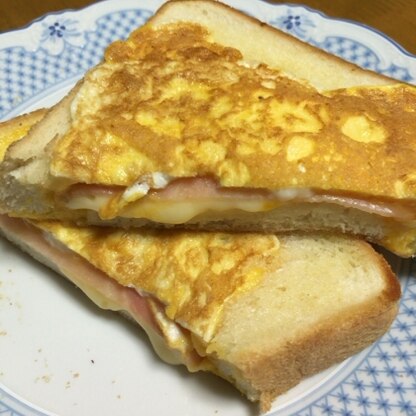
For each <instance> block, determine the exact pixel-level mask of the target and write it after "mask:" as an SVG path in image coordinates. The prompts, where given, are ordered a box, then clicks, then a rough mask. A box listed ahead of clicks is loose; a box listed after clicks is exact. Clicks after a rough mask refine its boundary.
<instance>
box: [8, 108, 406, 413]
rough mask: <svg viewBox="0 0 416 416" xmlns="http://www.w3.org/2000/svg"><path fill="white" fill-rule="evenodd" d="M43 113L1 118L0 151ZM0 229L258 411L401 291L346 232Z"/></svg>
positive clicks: (373, 323)
mask: <svg viewBox="0 0 416 416" xmlns="http://www.w3.org/2000/svg"><path fill="white" fill-rule="evenodd" d="M43 116H44V112H43V111H42V110H40V111H38V112H35V113H32V114H28V115H25V116H21V117H19V118H16V119H13V120H11V121H9V122H7V123H3V124H0V152H2V153H4V151H5V150H6V148H7V147H9V146H10V145H11V143H12V142H13V141H17V140H19V139H20V138H21V137H22V136H24V135H25V134H26V131H27V130H28V129H29V128H30V126H31V125H32V124H34V123H36V122H39V123H42V121H40V120H41V119H42V117H43ZM0 231H1V233H2V234H4V235H5V236H6V237H7V238H8V239H9V240H10V241H12V242H14V243H15V244H17V245H18V246H19V247H21V248H22V249H23V250H24V251H26V252H28V253H29V254H31V255H32V256H33V257H34V258H36V259H37V260H39V261H41V262H42V263H44V264H46V265H48V266H49V267H51V268H53V269H54V270H56V271H57V272H59V273H60V274H62V275H64V276H65V277H67V278H68V279H69V280H71V281H72V282H73V283H75V284H76V285H77V286H78V287H79V288H80V289H81V290H82V291H83V292H84V293H85V294H86V295H87V296H88V297H89V298H91V300H92V301H94V302H95V303H96V304H97V305H98V306H100V307H101V308H104V309H111V310H114V311H119V312H121V313H123V314H124V315H126V316H128V317H130V318H131V319H133V320H134V321H136V322H137V323H138V324H140V325H141V326H142V327H143V328H144V330H145V331H146V332H147V334H148V335H149V338H150V340H151V342H152V344H153V346H154V348H155V350H156V351H157V352H158V353H159V355H160V356H161V358H162V359H164V360H165V361H167V362H169V363H172V364H184V365H186V367H187V368H188V369H189V370H190V371H198V370H203V371H211V372H213V373H215V374H218V375H219V376H221V377H223V378H225V379H227V380H229V381H230V382H231V383H233V384H234V385H235V386H236V387H237V388H238V389H239V390H240V391H241V392H242V393H243V394H244V395H246V396H247V397H248V398H249V399H250V400H252V401H259V402H260V406H261V409H262V410H267V409H268V408H269V407H270V406H271V404H272V401H273V399H274V398H275V397H276V396H277V395H279V394H281V393H283V392H285V391H287V390H288V389H290V388H291V387H293V386H295V385H296V384H297V383H299V382H300V381H301V380H302V379H303V378H304V377H307V376H309V375H312V374H314V373H317V372H319V371H321V370H323V369H325V368H327V367H329V366H331V365H333V364H335V363H337V362H339V361H341V360H343V359H345V358H347V357H348V356H350V355H352V354H354V353H356V352H358V351H360V350H362V349H363V348H365V347H367V346H368V345H370V344H371V343H372V342H374V341H375V340H376V339H377V338H378V337H380V336H381V335H382V334H383V333H384V332H385V331H386V330H387V329H388V327H389V325H390V324H391V322H392V321H393V319H394V317H395V316H396V313H397V307H398V300H399V297H400V286H399V283H398V281H397V279H396V277H395V276H394V275H393V274H392V272H391V270H390V268H389V266H388V264H387V263H386V261H385V260H384V259H383V257H381V256H380V255H379V254H377V253H376V252H375V251H374V250H373V249H372V247H371V246H370V245H369V244H367V243H366V242H363V241H359V240H357V239H354V238H348V237H345V236H326V237H324V236H321V235H319V234H317V235H315V234H310V235H307V236H305V235H304V236H302V235H291V236H289V235H286V236H285V235H281V236H278V235H275V234H271V233H262V234H257V233H226V232H192V231H186V230H166V229H165V230H149V229H144V228H142V229H138V228H136V229H130V230H126V229H118V228H115V227H98V226H77V225H74V224H72V223H68V222H59V221H57V220H34V219H24V218H13V217H10V216H7V215H0ZM115 348H116V347H115Z"/></svg>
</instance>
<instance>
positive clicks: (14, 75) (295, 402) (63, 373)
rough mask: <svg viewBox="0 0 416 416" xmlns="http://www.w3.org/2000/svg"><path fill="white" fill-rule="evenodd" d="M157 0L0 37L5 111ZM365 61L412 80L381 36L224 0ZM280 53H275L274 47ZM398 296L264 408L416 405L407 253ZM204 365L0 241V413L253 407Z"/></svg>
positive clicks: (43, 94)
mask: <svg viewBox="0 0 416 416" xmlns="http://www.w3.org/2000/svg"><path fill="white" fill-rule="evenodd" d="M161 3H163V1H162V0H108V1H102V2H98V3H96V4H94V5H92V6H90V7H88V8H86V9H83V10H80V11H63V12H59V13H55V14H50V15H48V16H45V17H43V18H41V19H39V20H37V21H35V22H33V23H32V24H30V25H29V26H27V27H26V28H24V29H21V30H17V31H13V32H9V33H4V34H1V35H0V119H7V118H10V117H13V116H15V115H17V114H20V113H22V112H26V111H29V110H33V109H35V108H38V107H41V106H49V105H52V104H53V103H55V102H56V101H57V100H58V99H59V98H61V97H62V96H63V94H65V93H66V92H67V91H68V90H69V88H70V87H71V86H72V85H74V83H75V82H76V81H77V80H78V79H79V78H80V77H82V75H83V74H84V72H85V71H86V70H87V69H88V68H89V67H91V66H92V65H94V64H96V63H97V62H99V60H100V59H101V57H102V53H103V50H104V48H105V46H106V45H107V44H109V43H110V42H111V41H113V40H115V39H118V38H124V37H126V36H127V34H128V33H129V32H130V31H131V30H132V29H133V28H135V27H137V26H139V25H141V24H143V23H144V22H145V21H146V20H147V19H148V18H149V17H150V16H151V15H152V14H153V13H154V11H155V10H156V9H157V8H158V7H159V6H160V4H161ZM227 3H229V4H230V5H232V6H234V7H236V8H239V9H242V10H244V11H246V12H248V13H249V14H251V15H253V16H256V17H258V18H260V19H261V20H263V21H266V22H268V23H270V24H272V25H275V26H277V27H279V28H281V29H283V30H285V31H288V32H290V33H292V34H293V35H295V36H298V37H300V38H302V39H303V40H305V41H307V42H310V43H312V44H314V45H316V46H318V47H321V48H324V49H326V50H328V51H330V52H332V53H334V54H337V55H340V56H341V57H343V58H346V59H349V60H351V61H353V62H356V63H357V64H359V65H362V66H364V67H366V68H370V69H373V70H375V71H379V72H381V73H384V74H387V75H390V76H392V77H396V78H398V79H401V80H405V81H407V82H411V83H416V58H415V57H413V56H411V55H410V54H408V53H407V52H406V51H404V50H403V49H402V48H401V47H400V46H399V45H397V44H396V43H394V42H393V41H392V40H391V39H388V38H387V37H386V36H384V35H383V34H381V33H379V32H376V31H374V30H372V29H370V28H368V27H365V26H363V25H358V24H356V23H352V22H347V21H340V20H333V19H329V18H327V17H326V16H324V15H322V14H321V13H318V12H316V11H314V10H311V9H308V8H304V7H300V6H294V5H270V4H267V3H264V2H261V1H259V0H252V1H250V2H248V1H247V0H228V1H227ZM276 53H278V51H276ZM389 260H390V261H391V264H392V266H393V268H394V270H395V271H396V272H397V273H398V274H399V275H400V278H401V283H402V288H403V297H402V301H401V306H400V313H399V315H398V317H397V319H396V321H395V322H394V324H393V325H392V327H391V329H390V331H389V332H388V333H387V334H386V335H385V336H384V337H383V338H382V339H381V340H380V341H379V342H378V343H376V344H374V345H373V346H371V347H370V348H368V349H367V350H365V351H363V352H362V353H361V354H358V355H356V356H354V357H352V358H350V359H348V360H346V361H345V362H343V363H342V364H340V365H338V366H335V367H333V368H331V369H329V370H327V371H325V372H324V373H321V374H318V375H316V376H315V377H312V378H311V379H308V380H306V381H304V382H303V383H302V384H300V385H299V386H297V387H296V388H294V389H293V390H291V391H290V392H288V393H287V394H286V395H284V396H282V397H280V398H278V400H277V401H276V402H275V404H274V406H273V409H272V410H271V412H270V415H275V416H277V415H282V416H283V415H301V416H306V415H313V416H315V415H343V416H348V415H350V416H355V415H371V416H378V415H416V276H415V274H416V262H415V261H407V260H406V261H405V260H400V259H398V258H397V257H394V256H390V257H389ZM255 412H256V409H255V407H254V406H253V405H250V404H248V403H247V402H246V401H245V400H244V399H243V398H242V397H241V396H240V395H239V393H237V392H236V391H235V390H234V388H232V387H230V386H229V385H228V384H227V383H226V382H224V381H222V380H220V379H218V378H216V377H214V376H211V375H209V374H202V373H201V374H188V373H187V372H186V371H185V370H184V369H183V368H181V367H171V366H168V365H165V364H164V363H162V362H161V361H160V360H159V359H158V358H157V357H156V356H155V355H154V353H153V352H152V350H151V348H150V347H149V344H148V342H147V340H146V337H145V335H144V334H143V333H142V332H141V331H140V330H138V329H137V327H136V326H134V325H131V324H130V323H128V322H125V321H124V320H123V319H122V318H119V317H118V315H115V314H112V313H111V312H105V311H100V310H97V308H96V307H95V306H94V305H92V304H91V303H90V302H89V301H88V300H86V299H85V298H84V296H83V295H82V294H81V293H80V291H78V290H77V289H75V288H74V287H73V286H72V285H70V284H68V283H67V282H66V281H64V279H61V278H58V277H57V276H56V275H55V274H54V273H53V272H50V271H49V270H48V269H46V268H44V267H42V266H40V265H38V264H37V263H36V262H34V261H31V259H30V258H28V257H27V256H25V255H23V254H22V253H20V252H19V251H18V250H16V249H15V248H14V247H12V246H11V245H10V244H8V243H7V242H6V241H4V240H0V414H1V415H7V416H17V415H21V416H32V415H59V416H73V415H77V416H78V415H79V416H82V415H85V416H91V415H100V416H107V415H117V416H124V415H125V416H131V415H146V416H152V415H171V416H179V415H180V416H190V415H192V416H193V415H198V416H208V415H209V416H215V415H218V416H244V415H246V416H249V415H253V414H255Z"/></svg>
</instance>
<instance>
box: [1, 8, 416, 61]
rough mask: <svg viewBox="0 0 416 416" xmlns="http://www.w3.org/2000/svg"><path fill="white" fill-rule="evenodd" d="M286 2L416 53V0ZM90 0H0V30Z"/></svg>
mask: <svg viewBox="0 0 416 416" xmlns="http://www.w3.org/2000/svg"><path fill="white" fill-rule="evenodd" d="M139 1H140V0H138V2H139ZM246 1H251V0H246ZM268 1H269V2H270V3H280V2H282V1H279V0H268ZM288 2H290V3H298V4H304V5H307V6H310V7H313V8H315V9H318V10H321V11H323V12H324V13H326V14H327V15H329V16H333V17H338V18H344V19H352V20H355V21H358V22H361V23H364V24H367V25H369V26H372V27H374V28H376V29H378V30H380V31H382V32H384V33H385V34H387V35H389V36H390V37H391V38H393V39H394V40H395V41H396V42H398V43H399V44H401V45H402V46H403V47H404V48H405V49H407V50H408V51H409V52H411V53H414V54H416V42H415V33H416V0H302V1H297V0H289V1H288ZM92 3H95V1H92V0H39V1H38V0H0V32H4V31H7V30H10V29H16V28H19V27H21V26H24V25H26V24H27V23H29V22H30V21H32V20H33V19H35V18H37V17H39V16H42V15H44V14H45V13H48V12H51V11H56V10H62V9H78V8H81V7H85V6H87V5H89V4H92Z"/></svg>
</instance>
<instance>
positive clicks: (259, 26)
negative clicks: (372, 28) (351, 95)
mask: <svg viewBox="0 0 416 416" xmlns="http://www.w3.org/2000/svg"><path fill="white" fill-rule="evenodd" d="M177 22H193V23H197V24H200V25H201V26H204V27H206V28H207V29H208V31H209V32H210V34H211V37H212V40H213V41H214V42H217V43H220V44H222V45H224V46H228V47H232V48H236V49H239V50H240V51H241V52H242V54H243V55H244V57H245V58H246V59H247V60H254V61H260V62H264V63H265V64H267V65H269V66H271V67H275V68H279V69H280V70H281V71H282V72H283V73H284V74H286V75H288V76H289V77H291V78H294V79H300V80H305V81H307V82H308V83H310V84H311V85H313V86H314V87H316V88H317V89H318V90H332V89H338V88H347V87H352V86H358V85H367V86H368V85H387V84H391V83H395V80H393V79H391V78H388V77H386V76H384V75H381V74H377V73H375V72H373V71H369V70H365V69H363V68H360V67H358V66H357V65H354V64H351V63H349V62H347V61H344V60H343V59H341V58H338V57H337V56H334V55H332V54H329V53H327V52H325V51H323V50H320V49H318V48H316V47H313V46H311V45H309V44H307V43H305V42H303V41H301V40H299V39H297V38H295V37H293V36H291V35H289V34H287V33H285V32H282V31H281V30H279V29H276V28H274V27H272V26H269V25H267V24H265V23H264V22H261V21H259V20H257V19H255V18H254V17H252V16H249V15H246V14H244V13H241V12H240V11H238V10H236V9H234V8H232V7H230V6H227V5H226V4H223V3H221V2H220V1H216V0H174V1H167V2H166V3H165V4H163V5H162V6H161V7H160V9H159V10H158V12H157V13H156V14H155V15H154V16H153V17H152V18H151V19H150V20H149V21H148V24H149V25H150V26H151V27H155V28H158V27H161V26H163V25H166V24H170V23H177ZM244 35H246V36H245V37H244V41H242V38H243V36H244ZM276 51H277V52H276ZM300 57H301V59H300ZM317 68H319V70H317Z"/></svg>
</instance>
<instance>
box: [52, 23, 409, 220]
mask: <svg viewBox="0 0 416 416" xmlns="http://www.w3.org/2000/svg"><path fill="white" fill-rule="evenodd" d="M71 119H72V124H71V127H70V129H69V130H68V131H67V132H66V134H64V135H63V137H61V138H60V139H59V140H57V141H56V142H55V143H54V145H53V146H52V149H51V154H50V187H51V188H53V189H57V188H58V189H59V191H58V192H57V196H56V198H57V201H58V202H59V203H60V204H62V205H63V206H65V207H67V208H71V209H92V210H94V211H97V212H99V214H100V216H101V217H102V218H104V219H110V218H114V217H117V216H124V217H131V218H147V219H151V220H154V221H159V222H167V223H182V222H186V221H188V220H189V219H191V218H194V217H196V216H197V215H199V214H201V213H205V212H209V211H216V212H220V211H227V210H241V211H247V212H261V211H267V210H271V209H273V208H274V207H276V206H277V205H279V204H281V203H282V202H284V201H285V200H287V195H292V196H293V198H292V199H295V200H302V201H307V202H315V201H317V200H322V199H325V200H326V201H331V203H338V204H341V205H347V206H348V205H350V204H351V202H352V201H353V204H354V205H355V206H360V207H363V208H364V209H366V210H372V211H377V212H378V213H381V215H385V216H394V215H397V214H399V216H400V218H402V219H406V220H409V219H411V220H414V219H415V209H414V208H415V207H414V203H413V200H412V199H413V198H414V196H415V191H416V171H415V169H414V160H415V159H416V149H415V148H414V146H412V145H411V143H412V142H413V140H414V136H415V133H416V130H415V126H416V89H415V88H414V87H412V86H409V85H406V84H399V83H398V84H395V85H390V86H380V87H359V88H358V87H357V88H350V89H342V90H335V91H326V92H319V91H317V90H316V89H314V88H313V87H311V86H310V85H307V84H306V83H303V82H300V81H297V80H293V79H290V78H288V77H285V76H284V74H281V73H280V72H279V71H277V70H275V69H273V68H270V67H268V66H266V65H264V64H260V63H253V62H247V61H245V60H244V56H242V55H241V53H240V52H239V51H238V50H236V49H233V48H229V47H224V46H221V45H219V44H217V43H213V42H211V41H210V36H209V33H207V32H206V31H205V30H204V29H203V28H202V27H200V26H197V25H191V24H174V25H166V26H164V27H161V28H157V30H155V29H152V27H151V26H145V27H143V28H140V29H139V30H137V31H135V32H133V33H132V34H131V36H130V37H129V38H128V39H127V40H126V41H118V42H115V43H113V44H112V45H110V47H109V48H108V49H107V51H106V54H105V60H104V62H103V63H102V64H100V65H98V66H97V67H96V68H95V69H93V70H92V71H90V72H89V73H88V74H87V75H86V77H85V80H84V82H83V83H82V85H81V87H80V89H79V91H78V93H77V95H76V97H75V99H74V100H73V101H72V104H71ZM182 185H183V186H182ZM187 187H190V188H188V189H191V190H192V192H187V191H186V189H187ZM278 190H283V194H284V195H283V196H282V193H280V191H278ZM370 191H371V195H373V196H377V197H379V198H381V202H379V201H378V202H368V198H369V194H370ZM185 194H186V195H185ZM397 198H398V199H400V202H397V201H396V202H395V203H394V204H390V203H389V201H390V200H392V199H397ZM175 204H176V206H177V209H176V208H175V211H176V212H180V213H181V214H180V215H178V214H176V215H174V214H173V213H172V211H173V210H172V209H170V207H172V206H174V205H175ZM164 213H167V214H166V215H164Z"/></svg>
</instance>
